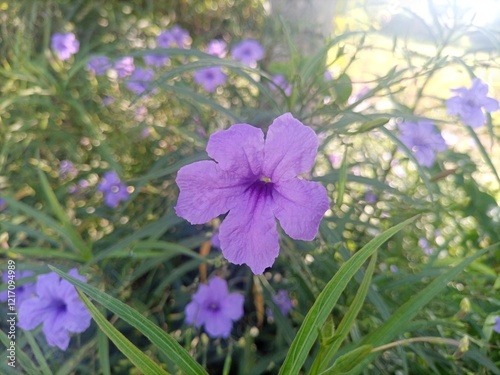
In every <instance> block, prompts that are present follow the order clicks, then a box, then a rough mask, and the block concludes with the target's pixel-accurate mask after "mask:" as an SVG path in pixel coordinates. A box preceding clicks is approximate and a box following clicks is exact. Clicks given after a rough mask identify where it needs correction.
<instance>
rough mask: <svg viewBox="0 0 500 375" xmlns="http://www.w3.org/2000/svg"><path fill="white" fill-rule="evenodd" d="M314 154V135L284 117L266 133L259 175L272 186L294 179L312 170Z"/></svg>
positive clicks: (288, 115)
mask: <svg viewBox="0 0 500 375" xmlns="http://www.w3.org/2000/svg"><path fill="white" fill-rule="evenodd" d="M317 152H318V137H317V136H316V134H315V133H314V131H313V130H312V129H311V128H309V127H307V126H305V125H303V124H302V123H301V122H300V121H299V120H297V119H296V118H294V117H293V116H292V115H291V114H290V113H285V114H284V115H281V116H279V117H277V118H276V119H275V120H274V121H273V123H272V124H271V126H270V127H269V130H268V131H267V137H266V145H265V147H264V154H265V159H264V169H263V174H264V176H265V177H268V178H270V179H271V181H272V182H278V181H281V180H288V179H290V178H292V177H296V176H297V175H299V174H300V173H304V172H308V171H309V170H310V169H311V168H312V166H313V164H314V159H315V157H316V153H317Z"/></svg>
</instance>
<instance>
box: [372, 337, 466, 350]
mask: <svg viewBox="0 0 500 375" xmlns="http://www.w3.org/2000/svg"><path fill="white" fill-rule="evenodd" d="M413 342H430V343H434V344H445V345H453V346H457V347H459V346H460V341H457V340H452V339H445V338H442V337H433V336H424V337H412V338H411V339H405V340H399V341H394V342H391V343H390V344H386V345H382V346H378V347H376V348H374V349H372V353H374V352H380V351H382V350H387V349H390V348H393V347H395V346H398V345H406V344H411V343H413Z"/></svg>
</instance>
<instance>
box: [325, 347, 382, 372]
mask: <svg viewBox="0 0 500 375" xmlns="http://www.w3.org/2000/svg"><path fill="white" fill-rule="evenodd" d="M372 349H373V346H371V345H362V346H360V347H359V348H356V349H354V350H353V351H351V352H349V353H347V354H344V355H343V356H340V357H339V358H338V359H337V360H336V361H335V363H334V364H333V366H332V367H330V368H329V369H327V370H325V371H323V372H322V373H321V375H341V374H348V373H349V371H351V370H352V369H353V368H354V367H356V365H357V364H359V362H361V361H362V360H364V359H365V358H366V357H367V356H368V355H369V354H370V353H371V352H372Z"/></svg>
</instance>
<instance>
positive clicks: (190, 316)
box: [185, 301, 203, 327]
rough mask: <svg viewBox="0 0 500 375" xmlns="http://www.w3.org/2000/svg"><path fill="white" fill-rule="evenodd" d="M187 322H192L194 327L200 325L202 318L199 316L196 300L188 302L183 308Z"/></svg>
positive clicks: (198, 306)
mask: <svg viewBox="0 0 500 375" xmlns="http://www.w3.org/2000/svg"><path fill="white" fill-rule="evenodd" d="M185 312H186V318H185V321H186V323H187V324H194V325H195V326H196V327H201V325H202V324H203V320H202V319H201V318H200V305H199V304H198V303H197V302H196V301H192V302H190V303H189V304H188V305H187V306H186V309H185Z"/></svg>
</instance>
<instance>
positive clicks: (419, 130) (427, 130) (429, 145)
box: [399, 120, 447, 167]
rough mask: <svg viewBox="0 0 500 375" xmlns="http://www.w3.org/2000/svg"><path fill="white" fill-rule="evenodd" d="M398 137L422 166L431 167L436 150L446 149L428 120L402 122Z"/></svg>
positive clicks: (439, 135) (440, 137) (441, 138)
mask: <svg viewBox="0 0 500 375" xmlns="http://www.w3.org/2000/svg"><path fill="white" fill-rule="evenodd" d="M399 130H400V131H401V135H400V136H399V139H400V140H401V142H403V144H404V145H405V146H406V147H407V148H408V149H409V150H410V151H411V152H413V154H414V155H415V159H417V161H418V162H419V163H420V164H421V165H423V166H424V167H432V164H434V161H435V160H436V153H437V152H438V151H445V150H446V149H447V146H446V142H445V141H444V139H443V137H442V136H441V133H439V132H436V128H435V126H434V125H433V124H432V123H431V122H430V121H425V120H422V121H418V122H416V123H414V122H404V123H402V124H401V125H399Z"/></svg>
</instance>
